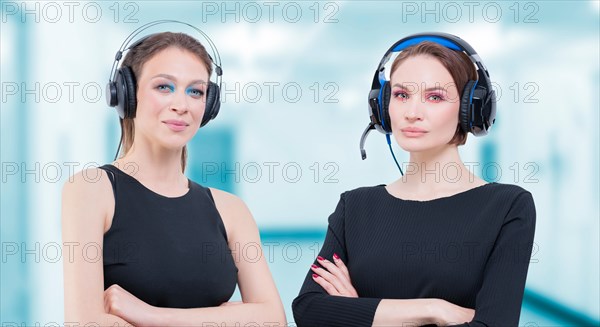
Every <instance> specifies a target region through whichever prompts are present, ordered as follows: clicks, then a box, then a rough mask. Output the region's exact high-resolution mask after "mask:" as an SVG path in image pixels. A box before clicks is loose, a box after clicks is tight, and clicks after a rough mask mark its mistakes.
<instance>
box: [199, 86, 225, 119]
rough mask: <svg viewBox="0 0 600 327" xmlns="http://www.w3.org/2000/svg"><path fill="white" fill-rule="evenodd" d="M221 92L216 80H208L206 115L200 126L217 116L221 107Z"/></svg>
mask: <svg viewBox="0 0 600 327" xmlns="http://www.w3.org/2000/svg"><path fill="white" fill-rule="evenodd" d="M220 93H221V92H220V90H219V85H217V84H216V83H215V82H208V88H207V89H206V106H205V107H204V116H203V117H202V123H200V127H202V126H204V125H206V124H207V123H208V122H209V121H211V120H212V119H214V118H215V117H217V114H218V113H219V109H220V108H221V99H220Z"/></svg>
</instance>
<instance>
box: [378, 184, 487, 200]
mask: <svg viewBox="0 0 600 327" xmlns="http://www.w3.org/2000/svg"><path fill="white" fill-rule="evenodd" d="M494 184H497V183H496V182H489V183H485V184H482V185H479V186H475V187H473V188H470V189H468V190H465V191H462V192H458V193H454V194H452V195H448V196H443V197H439V198H435V199H429V200H410V199H403V198H399V197H397V196H395V195H392V194H391V193H390V192H389V191H388V190H387V188H385V187H386V186H387V185H386V184H381V185H379V186H380V187H381V188H382V189H383V192H384V193H385V194H387V195H388V196H389V197H390V198H392V199H394V200H397V201H402V202H412V203H433V202H436V201H442V200H450V199H452V198H455V197H458V196H461V195H465V194H468V193H471V192H473V191H476V190H480V189H483V188H485V187H486V186H489V185H494Z"/></svg>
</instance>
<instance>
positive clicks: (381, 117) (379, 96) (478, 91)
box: [360, 33, 496, 173]
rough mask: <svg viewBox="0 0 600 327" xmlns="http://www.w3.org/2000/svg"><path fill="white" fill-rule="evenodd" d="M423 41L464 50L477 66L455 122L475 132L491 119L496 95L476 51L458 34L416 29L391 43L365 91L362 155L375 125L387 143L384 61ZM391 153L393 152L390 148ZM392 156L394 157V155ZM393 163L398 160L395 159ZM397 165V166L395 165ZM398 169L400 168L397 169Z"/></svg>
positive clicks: (487, 126) (481, 132) (483, 129)
mask: <svg viewBox="0 0 600 327" xmlns="http://www.w3.org/2000/svg"><path fill="white" fill-rule="evenodd" d="M423 41H431V42H435V43H438V44H440V45H442V46H444V47H446V48H448V49H451V50H455V51H461V52H464V53H466V54H467V55H468V56H469V58H470V59H471V61H472V62H473V63H474V64H475V65H476V66H477V75H478V79H477V80H476V81H473V80H470V81H468V82H467V84H466V85H465V87H464V89H463V92H462V95H461V97H460V109H459V122H460V127H461V129H462V130H463V131H465V132H467V133H468V132H471V133H472V134H473V135H475V136H482V135H486V134H487V133H488V131H489V129H490V127H491V126H492V124H494V122H495V117H496V95H495V92H494V90H493V89H492V83H491V81H490V74H489V73H488V71H487V68H486V67H485V66H484V65H483V62H482V61H481V58H479V55H477V52H475V50H474V49H473V48H472V47H471V46H470V45H469V44H468V43H467V42H465V41H464V40H462V39H461V38H459V37H458V36H454V35H452V34H447V33H419V34H413V35H410V36H407V37H405V38H403V39H401V40H400V41H398V42H396V43H394V45H392V46H391V47H390V48H389V50H388V51H387V52H386V53H385V55H384V56H383V58H382V59H381V61H380V62H379V66H378V67H377V70H376V71H375V76H373V83H372V85H371V91H370V92H369V99H368V101H369V116H370V118H371V122H370V123H369V125H368V126H367V128H366V129H365V131H364V132H363V134H362V137H361V139H360V152H361V156H362V159H363V160H364V159H366V158H367V154H366V151H365V149H364V145H365V139H366V138H367V135H368V134H369V132H370V131H371V130H373V129H377V130H378V131H379V132H381V133H384V134H386V138H387V140H388V145H390V150H391V144H390V139H389V135H390V134H391V133H392V127H391V121H390V113H389V103H390V97H391V87H390V81H388V80H387V79H386V77H385V64H386V63H387V62H388V61H389V60H390V58H391V56H392V54H393V53H396V52H400V51H403V50H404V49H406V48H407V47H410V46H413V45H416V44H418V43H421V42H423ZM392 156H394V153H393V151H392ZM394 160H396V157H395V156H394ZM396 164H398V162H397V161H396ZM398 168H400V166H399V165H398ZM400 172H401V173H402V169H400Z"/></svg>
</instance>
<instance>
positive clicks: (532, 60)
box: [0, 1, 600, 326]
mask: <svg viewBox="0 0 600 327" xmlns="http://www.w3.org/2000/svg"><path fill="white" fill-rule="evenodd" d="M599 7H600V5H599V2H598V1H531V2H517V1H500V2H481V1H470V2H434V1H427V2H422V1H382V2H373V1H350V2H333V1H329V2H328V1H324V2H316V1H309V2H279V1H271V2H221V1H215V2H210V1H204V2H196V1H179V2H178V1H140V2H116V1H108V2H107V1H100V2H94V1H89V2H88V1H70V2H28V1H24V2H23V1H18V2H10V1H1V7H0V14H1V17H2V21H1V25H0V26H1V28H0V33H1V34H0V38H1V53H0V64H1V69H0V74H1V75H0V77H1V87H2V102H1V106H2V109H1V137H2V140H1V141H2V143H1V155H2V158H1V161H2V186H1V194H2V203H1V235H0V236H1V244H2V262H1V265H2V266H1V280H0V282H1V284H0V285H1V286H0V288H1V292H0V294H1V299H0V300H1V303H0V312H1V316H0V322H1V323H2V325H3V326H13V325H15V326H16V325H18V326H25V325H27V326H32V325H41V326H49V325H53V324H61V325H62V323H63V279H62V259H63V257H64V255H63V253H61V247H60V244H61V242H62V241H61V226H60V204H61V188H62V185H63V184H64V183H65V181H67V180H68V177H69V175H71V174H73V173H74V172H76V171H79V170H81V169H85V168H89V167H91V166H99V165H102V164H104V163H109V162H111V161H112V160H113V156H114V153H115V151H116V149H117V143H118V140H119V127H118V119H117V115H116V113H115V110H114V109H112V108H109V107H108V106H107V105H106V103H105V98H104V96H105V95H104V93H105V91H104V87H105V85H106V82H107V81H108V77H109V71H110V68H111V65H112V63H113V58H114V55H115V52H116V51H117V49H118V48H119V46H120V45H121V42H122V41H123V40H124V39H125V37H126V36H127V35H128V34H129V33H130V32H132V31H133V30H134V29H135V28H137V27H139V26H141V25H142V24H144V23H147V22H149V21H152V20H157V19H178V20H182V21H185V22H189V23H191V24H193V25H195V26H197V27H199V28H201V29H203V30H204V31H205V32H206V33H207V34H208V35H210V36H211V38H212V39H213V41H214V42H215V43H216V45H217V47H218V49H219V51H220V54H221V59H222V62H223V71H224V75H223V80H224V85H223V92H222V99H223V104H222V106H221V112H220V114H219V116H218V117H217V119H216V120H214V121H212V122H211V123H210V124H208V125H207V126H206V127H205V128H202V129H201V130H200V131H199V132H198V134H197V135H196V137H195V138H194V139H193V140H192V142H191V143H190V145H189V153H190V155H189V162H188V170H187V174H188V176H189V177H190V178H192V179H193V180H195V181H197V182H198V183H200V184H203V185H206V186H213V187H218V188H222V189H224V190H227V191H229V192H232V193H234V194H236V195H238V196H240V197H241V198H242V199H243V200H244V201H245V202H246V203H247V205H248V206H249V208H250V209H251V211H252V213H253V215H254V217H255V219H256V221H257V223H258V225H259V228H260V230H261V236H262V241H263V245H265V249H269V251H265V255H266V256H267V260H268V262H269V265H270V267H271V271H272V273H273V275H274V278H275V280H276V283H277V285H278V288H279V291H280V293H281V295H282V299H283V302H284V306H285V308H286V313H287V318H288V321H290V322H292V321H293V317H292V314H291V301H292V300H293V298H294V297H295V296H296V295H297V293H298V291H299V289H300V286H301V284H302V282H303V279H304V276H305V274H306V273H307V272H308V269H309V266H310V263H312V261H313V260H314V257H315V256H316V253H317V252H318V250H319V248H320V244H321V243H322V241H323V237H324V235H325V230H326V226H327V217H328V216H329V214H330V213H331V212H333V210H334V208H335V205H336V204H337V201H338V199H339V195H340V193H342V192H344V191H346V190H350V189H354V188H357V187H360V186H370V185H376V184H384V183H390V182H392V181H394V180H395V179H397V178H399V177H400V175H399V172H398V170H397V168H396V166H395V164H394V162H393V160H392V158H391V156H390V153H389V151H388V149H387V144H386V142H385V138H384V136H383V135H382V134H379V133H376V132H374V133H373V134H372V135H371V136H370V137H369V139H368V140H367V142H366V146H367V153H368V159H367V160H365V161H362V160H361V158H360V153H359V148H358V141H359V137H360V135H361V133H362V131H363V129H364V128H365V126H366V125H367V122H368V115H367V101H366V99H367V95H368V91H369V89H370V84H371V79H372V77H373V73H374V70H375V69H376V67H377V64H378V62H379V60H380V59H381V56H382V55H383V53H384V52H385V51H386V50H387V49H388V47H389V46H390V45H391V44H393V43H394V42H395V41H397V40H398V39H400V38H402V37H404V36H407V35H409V34H412V33H417V32H427V31H442V32H447V33H452V34H455V35H458V36H460V37H461V38H463V39H465V40H466V41H467V42H469V43H470V44H471V45H472V46H473V47H474V48H475V49H476V50H477V52H478V53H479V55H480V57H481V58H482V59H483V61H484V63H485V64H486V65H487V68H488V69H489V71H490V75H491V79H492V81H493V82H494V84H495V87H496V92H497V94H498V98H499V99H498V106H497V108H498V112H497V119H496V124H495V125H494V126H493V129H492V130H491V133H490V134H489V135H488V136H485V137H481V138H476V137H473V136H472V135H470V136H469V139H468V141H467V144H466V146H463V147H461V148H460V151H461V154H462V157H463V160H464V161H466V162H468V163H470V165H471V166H472V169H473V172H474V173H475V174H476V175H478V176H480V177H482V178H484V179H486V180H488V181H495V182H501V183H512V184H518V185H520V186H522V187H523V188H525V189H527V190H529V191H530V192H531V193H532V194H533V196H534V200H535V203H536V209H537V228H536V235H535V244H534V251H533V254H532V258H531V264H530V268H529V275H528V279H527V288H526V292H525V297H524V301H523V311H522V315H521V325H523V326H598V325H599V321H600V308H599V307H600V300H599V298H600V287H599V276H600V273H599V257H600V254H599V248H600V245H599V201H598V199H599V198H600V194H599V193H600V192H599V171H600V169H599V165H598V162H599V142H600V139H599V126H598V125H599V120H600V119H599V118H600V117H599V113H598V110H599V108H600V103H599V93H598V90H599V89H600V85H599V84H600V83H599V80H600V73H599V72H600V69H599V48H600V46H599V30H600V22H599ZM166 30H170V31H176V32H187V33H189V34H190V35H192V36H197V35H196V34H195V32H194V31H192V30H190V29H189V28H186V27H185V26H181V25H160V26H157V27H156V28H153V29H151V30H147V31H145V32H144V33H143V34H144V35H145V34H149V33H153V32H159V31H166ZM200 40H201V41H203V40H202V39H201V38H200ZM395 151H396V155H397V156H398V160H399V161H401V162H404V161H406V160H407V159H408V157H407V155H406V153H404V152H403V151H402V150H401V149H399V148H398V147H397V146H396V148H395ZM240 251H244V249H241V250H240ZM236 298H239V295H236Z"/></svg>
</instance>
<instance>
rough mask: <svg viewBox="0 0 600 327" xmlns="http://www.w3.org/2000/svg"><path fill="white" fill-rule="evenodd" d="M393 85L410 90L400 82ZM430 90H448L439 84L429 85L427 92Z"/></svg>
mask: <svg viewBox="0 0 600 327" xmlns="http://www.w3.org/2000/svg"><path fill="white" fill-rule="evenodd" d="M392 87H399V88H401V89H403V90H407V91H408V88H407V87H406V86H404V85H402V84H400V83H396V84H394V85H392ZM430 91H444V92H447V90H446V89H445V88H444V87H442V86H439V85H438V86H434V87H429V88H426V89H425V92H430Z"/></svg>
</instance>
